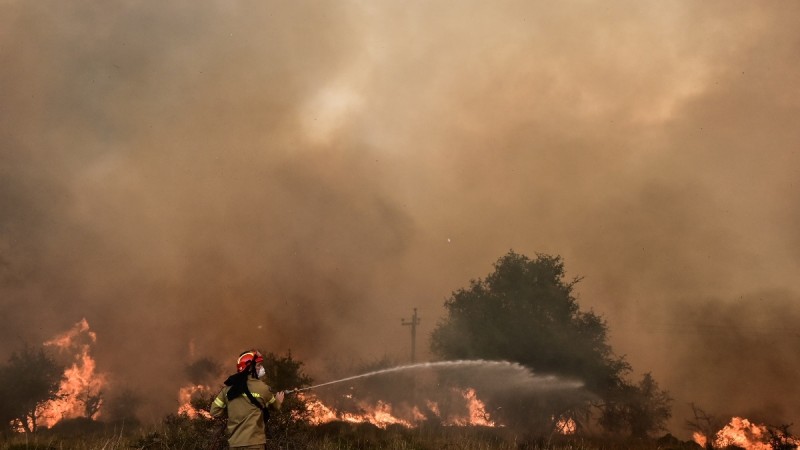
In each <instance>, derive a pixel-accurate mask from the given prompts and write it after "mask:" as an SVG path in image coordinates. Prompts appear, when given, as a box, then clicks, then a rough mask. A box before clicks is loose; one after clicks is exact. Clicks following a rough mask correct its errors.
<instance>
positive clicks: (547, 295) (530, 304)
mask: <svg viewBox="0 0 800 450" xmlns="http://www.w3.org/2000/svg"><path fill="white" fill-rule="evenodd" d="M494 268H495V270H494V272H493V273H491V274H489V275H488V276H487V277H486V279H485V280H481V279H478V280H472V281H471V282H470V286H469V288H467V289H459V290H457V291H455V292H454V293H453V294H452V296H451V297H450V298H449V299H447V301H446V302H445V308H446V309H447V317H446V318H445V319H444V320H443V321H440V322H439V323H438V324H437V326H436V328H435V329H434V331H433V333H432V335H431V347H432V350H433V352H434V353H435V354H437V355H439V356H441V357H444V358H451V359H462V358H484V359H503V360H509V361H515V362H518V363H521V364H523V365H525V366H527V367H530V368H531V369H532V370H534V371H536V372H538V373H548V374H557V375H567V376H572V377H577V378H580V379H581V380H583V381H584V382H585V383H586V385H587V387H588V388H589V389H590V390H593V391H596V392H597V391H604V390H607V389H610V388H612V387H614V386H619V385H621V384H622V380H623V375H624V374H625V373H626V372H627V371H628V370H629V369H630V367H629V365H628V364H627V363H626V362H625V361H624V360H623V358H618V357H616V356H615V355H614V354H613V352H612V350H611V347H610V346H609V344H608V342H607V340H608V338H607V327H606V323H605V321H604V320H603V319H602V318H601V317H599V316H597V315H596V314H594V313H593V312H582V311H580V309H579V305H578V302H577V300H576V299H575V297H574V296H573V294H572V292H573V288H574V286H575V285H576V284H577V283H578V282H579V281H580V279H579V278H575V279H573V280H572V281H569V282H567V281H565V280H564V277H565V271H564V263H563V261H562V260H561V257H559V256H549V255H543V254H538V255H537V257H536V259H534V260H531V259H529V258H528V257H526V256H524V255H520V254H517V253H514V252H513V251H511V252H509V253H508V254H507V255H505V256H503V257H502V258H500V259H499V260H498V261H497V263H495V264H494Z"/></svg>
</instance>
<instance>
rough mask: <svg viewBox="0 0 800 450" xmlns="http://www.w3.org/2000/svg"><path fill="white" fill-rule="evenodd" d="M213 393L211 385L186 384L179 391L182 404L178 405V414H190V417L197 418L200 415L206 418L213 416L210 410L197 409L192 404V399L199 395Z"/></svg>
mask: <svg viewBox="0 0 800 450" xmlns="http://www.w3.org/2000/svg"><path fill="white" fill-rule="evenodd" d="M210 393H211V388H210V387H209V386H204V385H202V384H197V385H194V384H190V385H188V386H184V387H182V388H180V390H179V391H178V403H179V404H180V406H179V407H178V414H185V415H187V416H189V418H190V419H197V418H198V417H203V418H206V419H210V418H211V414H209V412H208V411H206V410H203V409H197V408H195V407H194V406H192V399H193V398H195V397H197V396H200V395H202V396H206V395H209V394H210Z"/></svg>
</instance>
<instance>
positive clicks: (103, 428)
mask: <svg viewBox="0 0 800 450" xmlns="http://www.w3.org/2000/svg"><path fill="white" fill-rule="evenodd" d="M84 425H86V424H84ZM217 426H218V424H216V423H214V422H213V421H207V420H205V419H190V418H188V417H187V416H169V417H167V418H166V419H165V420H164V422H163V423H162V424H160V425H159V426H154V427H142V428H136V429H125V428H122V427H120V426H116V427H115V426H110V425H102V424H99V423H96V425H95V426H93V427H87V428H86V429H84V430H83V431H81V432H80V433H77V434H76V433H63V432H61V431H59V430H58V429H49V430H43V431H42V432H40V433H37V434H35V435H33V436H32V437H30V436H29V437H27V438H26V436H25V435H24V434H19V435H15V436H12V437H11V438H9V439H7V440H6V441H4V442H3V443H2V445H0V449H2V450H21V449H48V450H49V449H59V450H60V449H76V450H89V449H92V450H94V449H103V450H116V449H119V450H122V449H142V450H144V449H159V450H173V449H175V450H178V449H183V450H187V449H197V450H200V449H204V450H205V449H212V448H213V449H220V450H221V449H224V448H226V447H225V446H224V445H223V446H221V447H217V446H215V445H214V439H215V437H216V431H217ZM273 436H274V437H273V439H272V440H271V441H270V443H268V445H267V448H268V449H286V450H290V449H291V450H300V449H308V450H366V449H390V450H412V449H414V450H440V449H463V450H489V449H493V450H494V449H496V450H616V449H629V450H637V449H638V450H656V449H660V450H665V449H674V450H679V449H692V450H698V449H699V448H700V447H699V446H697V445H696V444H686V443H680V444H679V445H675V446H665V445H664V444H663V443H659V442H658V441H655V440H653V441H624V440H609V439H589V438H583V437H574V436H561V435H553V436H549V437H532V436H525V435H518V434H513V433H511V432H509V430H507V429H503V428H496V427H495V428H493V427H481V426H469V427H459V426H442V425H438V424H423V425H421V426H419V427H417V428H406V427H403V426H388V427H386V428H385V429H384V428H379V427H377V426H374V425H371V424H368V423H348V422H339V421H335V422H328V423H325V424H322V425H316V426H307V427H305V428H303V429H302V430H295V432H294V433H292V434H281V433H273Z"/></svg>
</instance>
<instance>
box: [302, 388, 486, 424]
mask: <svg viewBox="0 0 800 450" xmlns="http://www.w3.org/2000/svg"><path fill="white" fill-rule="evenodd" d="M460 393H461V395H462V396H463V397H464V400H465V401H466V406H467V409H468V411H469V413H468V415H467V416H465V417H447V418H445V420H443V421H442V423H443V424H444V425H456V426H488V427H494V426H496V425H495V423H494V421H492V420H490V418H489V415H488V413H487V412H486V405H485V404H484V403H483V402H482V401H481V400H480V399H478V397H477V394H476V393H475V390H474V389H466V390H464V391H461V392H460ZM298 396H299V397H300V398H302V399H303V400H305V402H306V409H307V412H308V418H307V419H306V420H308V422H309V423H311V424H312V425H320V424H323V423H328V422H334V421H342V422H350V423H370V424H372V425H375V426H377V427H379V428H384V429H385V428H387V427H388V426H389V425H401V426H404V427H406V428H414V427H416V426H417V425H419V424H420V423H421V422H423V421H425V420H426V419H427V417H426V416H425V414H423V413H422V412H421V411H420V410H419V408H418V407H416V406H414V407H412V408H410V409H409V408H407V407H406V408H405V414H402V415H400V414H397V413H396V412H395V409H396V408H395V407H393V406H392V405H391V404H389V403H387V402H385V401H382V400H378V401H377V402H375V404H369V403H367V402H362V401H356V409H358V410H359V411H360V413H354V412H347V411H337V410H336V409H334V408H332V407H329V406H327V405H325V404H324V403H323V402H322V401H321V400H320V399H319V398H317V397H316V396H304V395H303V394H298ZM348 398H349V399H351V400H352V397H348ZM426 406H427V408H428V410H429V411H431V412H432V413H433V414H435V415H436V416H437V417H441V413H440V410H439V405H438V404H437V403H436V402H434V401H431V400H428V401H426ZM405 416H408V417H405Z"/></svg>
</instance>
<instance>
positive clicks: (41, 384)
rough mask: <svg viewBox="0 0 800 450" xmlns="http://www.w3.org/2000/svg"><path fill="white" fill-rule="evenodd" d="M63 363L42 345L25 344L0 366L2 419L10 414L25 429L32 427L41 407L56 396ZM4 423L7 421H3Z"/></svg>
mask: <svg viewBox="0 0 800 450" xmlns="http://www.w3.org/2000/svg"><path fill="white" fill-rule="evenodd" d="M63 376H64V367H63V366H62V365H60V364H58V363H57V362H56V360H55V359H53V358H52V357H51V356H50V355H49V354H47V353H46V352H45V350H44V348H42V347H33V346H30V345H28V344H25V345H24V346H23V347H22V349H21V350H19V351H16V352H14V353H12V354H11V357H10V358H9V359H8V362H7V363H6V364H5V365H4V366H2V367H0V397H2V399H3V402H2V403H3V404H4V406H3V413H2V414H0V416H3V419H6V418H11V420H12V421H13V422H14V423H15V425H16V426H20V427H22V429H23V430H25V432H27V433H33V432H35V431H36V429H37V428H38V425H39V419H41V414H42V412H43V411H42V408H43V407H44V405H45V404H46V403H47V402H49V401H50V400H55V399H57V398H58V390H59V387H60V385H61V380H62V379H63ZM5 423H7V422H5Z"/></svg>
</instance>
